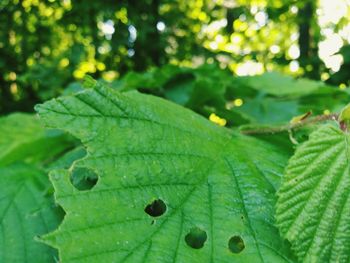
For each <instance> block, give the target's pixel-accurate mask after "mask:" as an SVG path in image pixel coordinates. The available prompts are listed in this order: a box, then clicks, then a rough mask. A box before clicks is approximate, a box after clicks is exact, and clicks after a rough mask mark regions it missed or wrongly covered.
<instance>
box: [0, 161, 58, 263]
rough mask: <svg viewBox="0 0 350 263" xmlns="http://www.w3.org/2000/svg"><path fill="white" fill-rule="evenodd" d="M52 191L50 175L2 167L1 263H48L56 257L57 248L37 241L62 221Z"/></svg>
mask: <svg viewBox="0 0 350 263" xmlns="http://www.w3.org/2000/svg"><path fill="white" fill-rule="evenodd" d="M49 188H50V183H49V180H48V178H47V176H46V175H45V174H43V173H42V172H41V171H39V170H37V169H36V168H33V167H32V166H28V165H24V164H14V165H10V166H8V167H6V168H4V167H3V168H1V167H0V233H1V234H0V262H4V263H6V262H9V263H23V262H33V263H47V262H54V261H55V258H57V255H56V252H55V250H54V249H51V248H50V247H48V246H46V245H45V244H42V243H39V242H38V241H35V240H34V238H35V237H36V236H37V235H42V234H45V233H47V232H48V231H52V230H53V229H54V228H56V227H57V225H58V224H59V222H60V221H61V220H62V216H63V214H62V210H61V209H58V208H57V207H55V205H54V202H53V196H52V194H51V195H50V194H49V193H48V190H49Z"/></svg>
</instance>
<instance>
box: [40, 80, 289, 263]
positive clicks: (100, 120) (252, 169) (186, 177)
mask: <svg viewBox="0 0 350 263" xmlns="http://www.w3.org/2000/svg"><path fill="white" fill-rule="evenodd" d="M36 110H37V111H38V112H39V115H40V116H41V118H42V120H43V121H44V123H46V125H47V126H49V127H53V128H60V129H63V130H65V131H68V132H70V133H71V134H73V135H74V136H75V137H77V138H79V139H80V140H81V141H82V142H83V144H84V145H85V146H86V148H87V156H86V157H85V158H83V159H81V160H78V161H76V162H74V164H73V167H71V168H70V169H69V170H68V171H67V170H56V171H54V172H52V173H51V180H52V182H53V184H54V187H55V196H56V200H57V202H58V203H59V204H60V205H62V207H63V208H64V210H65V211H66V213H67V215H66V217H65V220H64V222H63V223H62V225H61V226H60V227H59V229H58V230H57V231H55V232H53V233H51V234H49V235H47V236H46V237H44V240H45V241H46V242H47V243H48V244H51V245H52V246H54V247H56V248H58V249H59V254H60V259H61V261H62V262H63V263H64V262H152V263H153V262H201V263H202V262H254V263H255V262H289V261H290V259H289V250H288V246H287V245H286V244H285V243H284V242H283V241H282V240H281V239H280V237H279V234H278V231H277V229H276V228H275V227H274V226H273V225H274V219H273V209H274V204H275V189H276V187H278V185H279V181H280V175H281V172H282V169H283V167H284V164H285V162H286V159H287V156H286V155H284V154H278V153H277V152H278V151H277V149H276V147H273V146H271V145H269V144H267V143H263V142H261V141H259V140H257V139H254V138H250V137H245V136H242V135H239V134H236V133H233V132H232V131H230V130H228V129H225V128H221V127H219V126H217V125H215V124H212V123H210V122H209V121H208V120H206V119H204V118H202V117H200V116H198V115H196V114H195V113H193V112H191V111H189V110H186V109H184V108H182V107H180V106H177V105H175V104H173V103H171V102H168V101H164V100H162V99H160V98H156V97H153V96H149V95H142V94H139V93H136V92H132V93H118V92H116V91H115V90H112V89H109V88H105V87H102V86H100V87H99V88H98V89H96V88H95V89H90V90H86V91H84V92H82V93H78V94H76V95H75V96H69V97H62V98H59V99H55V100H52V101H49V102H46V103H45V104H42V105H38V106H37V107H36ZM76 169H87V170H88V171H89V172H90V173H91V172H95V173H96V174H97V175H98V177H99V179H98V182H97V184H96V185H95V186H94V187H93V188H92V189H91V190H85V191H79V190H77V189H76V188H74V187H73V185H72V184H71V182H70V176H71V173H73V174H74V171H75V170H76Z"/></svg>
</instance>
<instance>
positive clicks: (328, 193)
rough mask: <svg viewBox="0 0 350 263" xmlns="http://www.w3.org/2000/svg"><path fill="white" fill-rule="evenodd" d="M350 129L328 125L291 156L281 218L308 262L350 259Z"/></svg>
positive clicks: (280, 202) (285, 232)
mask: <svg viewBox="0 0 350 263" xmlns="http://www.w3.org/2000/svg"><path fill="white" fill-rule="evenodd" d="M349 139H350V137H349V134H346V133H344V132H342V131H341V130H340V129H338V128H336V127H334V126H331V125H324V126H322V127H321V128H319V129H318V130H316V131H315V132H313V133H312V134H311V135H310V139H309V141H307V142H306V143H304V144H303V145H302V146H300V147H299V148H298V149H297V151H296V153H295V155H294V156H293V157H292V158H291V160H290V162H289V165H288V167H287V170H286V174H285V177H284V179H283V183H282V186H281V188H280V190H279V192H278V196H279V197H278V202H277V212H276V213H277V215H276V217H277V223H278V226H279V228H280V230H281V233H282V234H283V236H284V237H286V238H287V239H288V240H289V241H290V242H291V243H292V246H293V248H294V250H295V252H296V254H297V256H298V257H299V259H300V260H303V262H325V263H326V262H348V261H349V260H350V253H349V252H350V251H349V250H350V221H349V220H350V202H349V198H350V195H349V194H350V174H349Z"/></svg>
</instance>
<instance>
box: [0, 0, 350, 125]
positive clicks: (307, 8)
mask: <svg viewBox="0 0 350 263" xmlns="http://www.w3.org/2000/svg"><path fill="white" fill-rule="evenodd" d="M349 22H350V1H349V0H332V1H329V0H299V1H297V0H143V1H136V0H125V1H113V0H101V1H82V0H2V1H0V70H1V75H0V113H2V114H3V113H9V112H13V111H29V112H31V111H33V106H34V105H35V104H36V103H38V102H41V101H44V100H47V99H49V98H52V97H54V96H57V95H59V94H62V93H63V92H66V93H67V92H68V93H69V92H71V91H72V90H78V89H80V88H81V84H80V80H81V79H82V78H83V77H84V76H85V75H86V74H89V75H91V76H93V77H95V78H97V79H100V80H101V81H104V82H110V83H111V85H112V86H114V87H116V88H119V89H122V90H130V89H138V90H140V91H143V92H147V93H152V94H155V95H159V96H163V97H165V98H168V99H170V100H173V101H175V102H177V103H179V104H182V105H184V106H187V107H189V108H191V109H193V110H195V111H197V112H199V113H201V114H203V115H205V116H206V117H209V116H212V118H215V116H221V117H223V118H225V121H227V122H228V125H240V124H244V123H250V122H259V123H275V122H280V121H285V120H287V119H288V118H291V117H293V116H295V114H299V113H301V112H305V111H309V110H314V111H316V112H321V113H322V112H325V113H328V112H330V111H333V110H336V109H338V108H339V107H341V106H342V105H343V104H345V103H347V102H348V101H349V96H348V91H347V86H348V85H349V84H350V83H349V81H350V74H349V72H350V45H349V43H350V23H349ZM266 72H268V73H266ZM276 72H279V73H276ZM263 73H265V74H263ZM260 74H263V75H261V76H257V77H255V75H260ZM282 74H284V75H282ZM286 75H290V76H293V77H297V78H299V79H298V80H295V79H293V78H292V77H289V76H286ZM252 76H253V77H252ZM305 78H308V79H312V80H313V81H311V80H308V79H305ZM305 105H307V106H305ZM281 109H284V110H283V112H282V111H281ZM276 112H278V113H280V114H276ZM212 114H216V115H215V116H214V115H212ZM271 114H272V115H271ZM213 116H214V117H213ZM268 116H269V117H268Z"/></svg>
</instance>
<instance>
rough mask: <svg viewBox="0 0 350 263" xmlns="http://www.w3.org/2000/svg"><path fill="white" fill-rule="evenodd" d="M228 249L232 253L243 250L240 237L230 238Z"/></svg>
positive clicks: (243, 246)
mask: <svg viewBox="0 0 350 263" xmlns="http://www.w3.org/2000/svg"><path fill="white" fill-rule="evenodd" d="M228 248H229V249H230V251H231V252H232V253H235V254H238V253H241V252H242V251H243V249H244V248H245V245H244V241H243V239H242V238H241V237H240V236H233V237H231V238H230V240H229V241H228Z"/></svg>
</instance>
